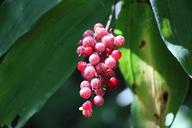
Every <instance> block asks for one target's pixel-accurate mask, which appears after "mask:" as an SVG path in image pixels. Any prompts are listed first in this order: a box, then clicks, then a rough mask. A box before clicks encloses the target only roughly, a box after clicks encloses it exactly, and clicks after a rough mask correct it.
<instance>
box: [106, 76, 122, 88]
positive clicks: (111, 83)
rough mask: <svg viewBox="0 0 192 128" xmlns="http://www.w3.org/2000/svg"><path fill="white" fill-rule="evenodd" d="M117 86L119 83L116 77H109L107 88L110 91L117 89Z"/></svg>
mask: <svg viewBox="0 0 192 128" xmlns="http://www.w3.org/2000/svg"><path fill="white" fill-rule="evenodd" d="M118 85H119V81H118V79H117V78H116V77H111V78H110V80H109V81H108V87H109V88H110V89H114V88H117V87H118Z"/></svg>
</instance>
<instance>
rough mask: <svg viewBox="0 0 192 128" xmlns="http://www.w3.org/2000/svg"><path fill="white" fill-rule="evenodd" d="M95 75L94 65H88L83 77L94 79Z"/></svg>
mask: <svg viewBox="0 0 192 128" xmlns="http://www.w3.org/2000/svg"><path fill="white" fill-rule="evenodd" d="M95 75H96V71H95V68H94V67H93V66H87V67H86V68H85V69H84V71H83V77H84V78H85V79H92V78H93V77H94V76H95Z"/></svg>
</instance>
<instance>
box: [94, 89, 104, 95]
mask: <svg viewBox="0 0 192 128" xmlns="http://www.w3.org/2000/svg"><path fill="white" fill-rule="evenodd" d="M94 92H95V94H96V95H97V96H104V95H105V91H104V90H103V88H98V89H95V90H94Z"/></svg>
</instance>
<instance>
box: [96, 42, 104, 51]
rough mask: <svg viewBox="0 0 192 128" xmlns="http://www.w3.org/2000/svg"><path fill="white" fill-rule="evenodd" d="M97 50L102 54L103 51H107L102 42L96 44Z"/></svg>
mask: <svg viewBox="0 0 192 128" xmlns="http://www.w3.org/2000/svg"><path fill="white" fill-rule="evenodd" d="M95 49H96V51H97V52H99V53H102V52H103V51H105V45H104V44H103V43H101V42H99V43H96V45H95Z"/></svg>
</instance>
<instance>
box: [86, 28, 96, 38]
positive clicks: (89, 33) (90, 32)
mask: <svg viewBox="0 0 192 128" xmlns="http://www.w3.org/2000/svg"><path fill="white" fill-rule="evenodd" d="M93 34H94V32H93V31H92V30H89V29H88V30H86V31H85V32H84V33H83V37H87V36H92V37H93Z"/></svg>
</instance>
